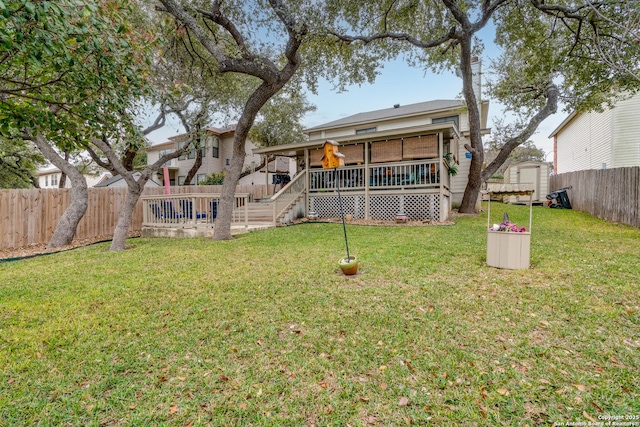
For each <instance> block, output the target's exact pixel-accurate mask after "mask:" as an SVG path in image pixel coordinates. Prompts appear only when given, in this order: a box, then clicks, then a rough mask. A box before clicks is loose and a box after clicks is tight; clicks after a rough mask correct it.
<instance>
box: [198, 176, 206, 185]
mask: <svg viewBox="0 0 640 427" xmlns="http://www.w3.org/2000/svg"><path fill="white" fill-rule="evenodd" d="M206 180H207V174H204V173H199V174H198V175H197V176H196V185H200V183H201V182H203V181H206Z"/></svg>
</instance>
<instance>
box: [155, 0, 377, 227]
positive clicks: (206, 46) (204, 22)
mask: <svg viewBox="0 0 640 427" xmlns="http://www.w3.org/2000/svg"><path fill="white" fill-rule="evenodd" d="M158 9H159V10H161V11H164V12H166V13H168V14H170V15H171V16H173V17H174V18H175V19H176V20H177V23H178V24H179V25H180V26H181V28H183V29H184V31H185V32H186V36H187V37H189V39H190V40H195V41H197V42H198V43H199V44H200V45H201V46H202V48H203V50H204V51H205V52H206V54H207V57H206V58H207V59H208V62H209V63H210V64H211V66H215V67H216V68H217V69H218V71H219V72H220V73H222V74H226V73H232V74H236V75H239V76H247V77H249V78H250V79H252V81H253V89H252V90H251V91H250V93H249V94H248V95H247V97H246V99H245V100H244V102H243V107H242V110H241V112H240V114H239V117H238V120H237V125H236V129H235V135H234V142H233V155H232V158H231V161H230V166H229V168H228V170H227V173H226V175H225V178H224V184H223V186H222V192H221V200H220V211H219V214H218V217H217V220H216V222H215V229H214V239H216V240H228V239H231V238H232V236H231V214H232V210H233V206H234V195H235V187H236V185H237V183H238V180H239V178H240V176H241V174H242V167H243V164H244V159H245V156H246V152H245V142H246V139H247V136H248V135H249V131H250V130H251V128H252V126H253V125H254V123H255V121H256V118H257V117H258V115H259V112H260V110H261V108H262V107H263V106H264V105H265V104H266V103H267V102H268V101H269V100H270V99H271V98H272V97H274V96H275V95H276V94H277V93H278V92H280V91H281V90H282V89H283V88H284V87H285V85H287V84H289V83H290V82H291V81H292V79H293V77H294V76H295V75H296V74H297V73H301V74H303V75H304V77H305V78H304V80H305V82H306V83H307V84H308V85H309V87H310V88H311V89H312V90H313V89H314V88H315V82H316V78H317V76H318V75H320V74H323V75H324V76H326V77H327V78H333V77H341V78H343V80H342V81H347V80H349V81H364V80H370V79H371V78H372V77H373V76H374V74H375V71H374V70H375V63H376V62H375V59H376V58H369V60H367V61H361V62H360V61H358V60H357V59H358V58H357V56H356V53H355V52H356V50H355V49H347V48H345V47H344V46H343V45H341V44H340V43H335V42H327V41H326V39H325V38H324V37H322V34H319V33H315V32H314V31H313V30H314V29H315V28H316V27H317V26H318V24H319V23H320V21H318V16H317V15H316V13H317V11H318V7H317V4H316V2H313V1H305V0H301V1H293V0H291V1H285V0H266V1H260V0H254V1H249V2H246V1H237V0H228V1H224V2H223V1H220V0H214V1H211V2H198V1H185V2H178V1H176V0H159V6H158Z"/></svg>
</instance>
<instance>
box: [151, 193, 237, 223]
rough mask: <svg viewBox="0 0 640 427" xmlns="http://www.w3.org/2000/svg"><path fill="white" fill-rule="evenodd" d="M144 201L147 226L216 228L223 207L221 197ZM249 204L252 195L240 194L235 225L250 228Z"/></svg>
mask: <svg viewBox="0 0 640 427" xmlns="http://www.w3.org/2000/svg"><path fill="white" fill-rule="evenodd" d="M140 199H141V200H142V226H143V227H171V228H193V227H212V226H213V223H214V221H215V219H216V217H217V216H218V213H219V206H220V194H207V193H200V194H175V195H156V196H143V197H141V198H140ZM248 205H249V194H236V196H235V204H234V209H233V212H232V215H231V223H232V225H245V226H248V223H249V213H248Z"/></svg>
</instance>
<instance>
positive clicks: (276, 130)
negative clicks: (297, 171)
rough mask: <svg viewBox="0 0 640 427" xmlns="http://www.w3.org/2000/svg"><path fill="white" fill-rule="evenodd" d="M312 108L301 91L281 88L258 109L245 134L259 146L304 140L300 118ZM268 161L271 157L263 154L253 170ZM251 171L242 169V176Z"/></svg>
mask: <svg viewBox="0 0 640 427" xmlns="http://www.w3.org/2000/svg"><path fill="white" fill-rule="evenodd" d="M315 109H316V107H315V106H314V105H312V104H309V102H308V101H307V98H306V96H304V94H302V93H301V91H291V90H286V89H285V90H284V91H282V92H281V93H278V94H276V95H275V96H274V97H272V98H271V99H270V100H269V101H268V102H267V103H266V104H265V105H264V107H263V108H262V109H261V110H260V114H259V116H258V117H257V118H256V123H255V125H254V126H253V127H252V128H251V131H250V132H249V137H250V138H251V140H252V141H254V142H256V143H257V144H259V145H261V146H263V147H271V146H274V145H282V144H291V143H294V142H300V141H304V140H306V139H307V136H306V135H305V134H304V132H303V130H304V129H303V126H302V124H301V120H302V118H303V117H304V115H305V114H307V113H308V112H311V111H315ZM270 161H271V158H269V157H267V156H265V157H264V158H263V159H262V162H261V163H260V165H258V166H257V167H256V169H257V170H260V169H261V168H263V167H264V166H266V165H268V164H269V162H270ZM252 172H253V171H245V172H243V174H242V176H245V175H248V174H249V173H252Z"/></svg>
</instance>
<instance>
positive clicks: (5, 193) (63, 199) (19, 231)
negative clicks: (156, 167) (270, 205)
mask: <svg viewBox="0 0 640 427" xmlns="http://www.w3.org/2000/svg"><path fill="white" fill-rule="evenodd" d="M221 190H222V186H221V185H198V186H182V187H171V194H184V193H220V191H221ZM269 190H270V189H269V186H267V185H239V186H238V187H237V188H236V193H252V194H253V196H254V197H255V198H261V197H262V196H263V195H267V194H268V192H269ZM88 192H89V205H88V207H87V211H86V213H85V214H84V217H83V218H82V220H81V221H80V224H78V228H77V230H76V234H75V236H74V239H77V240H82V239H91V238H96V237H101V236H104V237H105V238H111V236H113V229H114V227H115V226H116V223H117V222H118V216H119V215H120V211H121V210H122V209H123V207H124V200H125V197H126V195H127V189H126V188H115V187H110V188H89V189H88ZM142 194H143V195H144V196H153V195H160V194H164V188H163V187H157V188H145V190H144V192H143V193H142ZM69 199H70V189H68V188H54V189H38V188H33V189H25V190H0V249H8V248H20V247H25V246H29V245H35V244H41V243H47V242H48V241H49V239H50V238H51V235H52V234H53V231H54V230H55V227H56V225H57V224H58V220H59V219H60V217H61V216H62V214H63V213H64V211H65V209H66V208H67V206H68V205H69ZM141 229H142V202H141V201H140V200H138V204H137V205H136V208H135V210H134V211H133V218H132V220H131V228H130V231H133V232H137V231H140V230H141Z"/></svg>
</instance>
